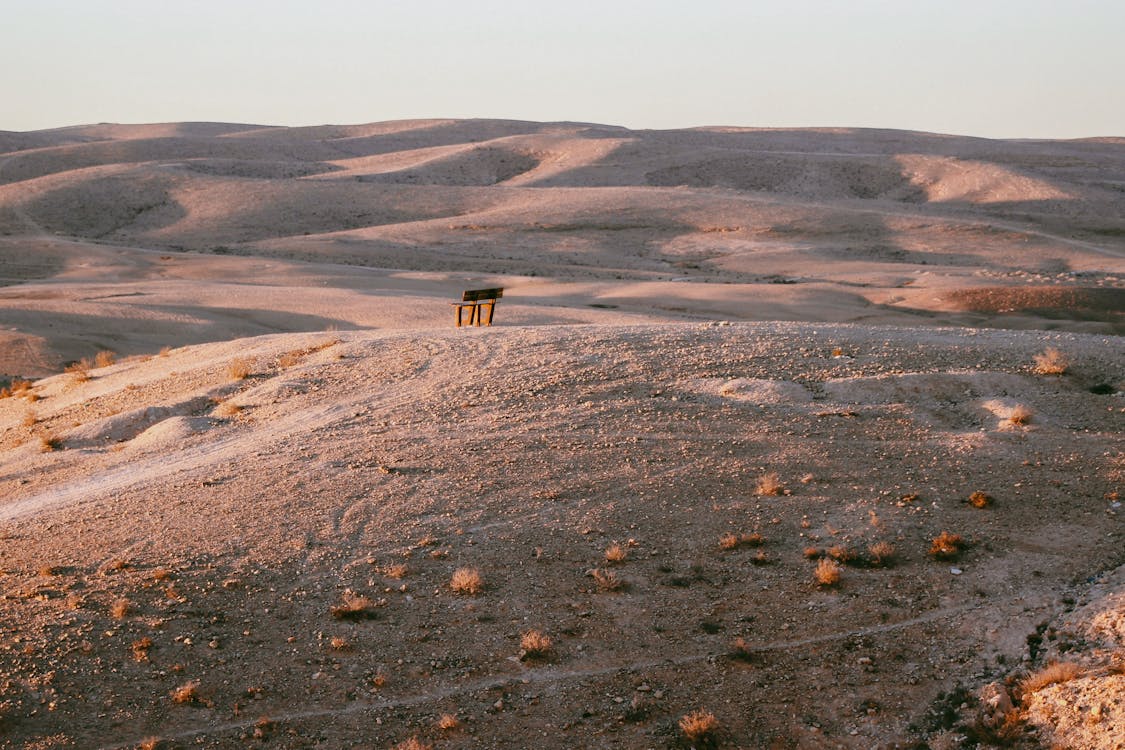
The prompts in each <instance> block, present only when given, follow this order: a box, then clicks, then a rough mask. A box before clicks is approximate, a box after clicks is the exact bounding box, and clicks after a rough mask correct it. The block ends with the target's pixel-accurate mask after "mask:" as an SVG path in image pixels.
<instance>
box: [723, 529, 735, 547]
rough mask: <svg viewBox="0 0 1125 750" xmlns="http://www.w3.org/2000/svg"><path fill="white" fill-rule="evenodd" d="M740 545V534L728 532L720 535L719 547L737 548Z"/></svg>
mask: <svg viewBox="0 0 1125 750" xmlns="http://www.w3.org/2000/svg"><path fill="white" fill-rule="evenodd" d="M737 547H738V534H732V533H731V532H729V531H728V532H727V533H725V534H723V535H722V536H721V537H719V549H736V548H737Z"/></svg>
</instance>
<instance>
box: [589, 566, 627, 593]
mask: <svg viewBox="0 0 1125 750" xmlns="http://www.w3.org/2000/svg"><path fill="white" fill-rule="evenodd" d="M590 575H591V576H592V577H593V579H594V581H596V582H597V584H598V588H599V589H601V590H602V591H620V590H622V589H623V588H625V581H623V580H622V579H621V577H620V576H618V575H617V574H616V573H614V572H613V571H612V570H603V569H601V568H595V569H594V570H591V571H590Z"/></svg>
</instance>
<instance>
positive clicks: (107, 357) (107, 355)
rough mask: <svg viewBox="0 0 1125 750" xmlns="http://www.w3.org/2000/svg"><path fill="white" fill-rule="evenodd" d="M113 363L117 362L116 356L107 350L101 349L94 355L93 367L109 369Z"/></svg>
mask: <svg viewBox="0 0 1125 750" xmlns="http://www.w3.org/2000/svg"><path fill="white" fill-rule="evenodd" d="M115 362H117V354H115V353H114V352H111V351H109V350H108V349H103V350H102V351H100V352H98V353H97V354H95V355H94V367H109V366H110V365H112V364H113V363H115Z"/></svg>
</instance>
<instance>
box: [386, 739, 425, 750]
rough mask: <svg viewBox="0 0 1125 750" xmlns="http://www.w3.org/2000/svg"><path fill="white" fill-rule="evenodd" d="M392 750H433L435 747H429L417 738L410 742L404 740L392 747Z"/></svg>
mask: <svg viewBox="0 0 1125 750" xmlns="http://www.w3.org/2000/svg"><path fill="white" fill-rule="evenodd" d="M391 750H433V745H427V744H426V743H425V742H422V740H420V739H418V738H417V737H416V736H415V737H411V738H410V739H408V740H403V741H402V742H400V743H398V744H397V745H395V746H394V747H392V748H391Z"/></svg>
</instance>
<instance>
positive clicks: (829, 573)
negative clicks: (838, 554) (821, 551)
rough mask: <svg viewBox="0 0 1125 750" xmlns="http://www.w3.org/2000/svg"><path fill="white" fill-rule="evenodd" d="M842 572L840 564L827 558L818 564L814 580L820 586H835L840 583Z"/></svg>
mask: <svg viewBox="0 0 1125 750" xmlns="http://www.w3.org/2000/svg"><path fill="white" fill-rule="evenodd" d="M840 570H841V568H840V563H838V562H836V561H835V560H833V559H831V558H828V557H826V558H824V559H822V560H821V561H820V562H819V563H817V564H816V570H814V571H813V578H815V579H816V582H817V584H818V585H820V586H835V585H836V584H837V583H839V582H840Z"/></svg>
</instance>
